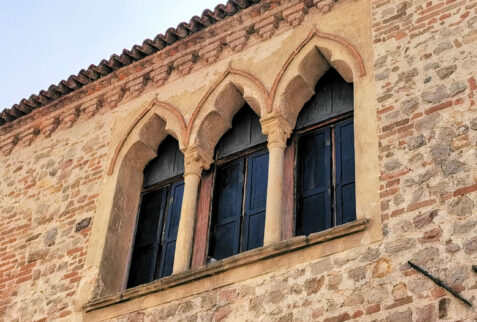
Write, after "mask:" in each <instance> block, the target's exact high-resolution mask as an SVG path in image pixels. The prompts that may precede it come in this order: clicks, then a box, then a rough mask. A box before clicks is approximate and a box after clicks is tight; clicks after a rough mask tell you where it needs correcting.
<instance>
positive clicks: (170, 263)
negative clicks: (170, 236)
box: [156, 240, 176, 278]
mask: <svg viewBox="0 0 477 322" xmlns="http://www.w3.org/2000/svg"><path fill="white" fill-rule="evenodd" d="M175 250H176V242H175V240H174V241H171V242H168V243H166V244H164V247H163V249H162V254H161V260H160V262H161V268H160V269H159V275H158V276H157V277H156V278H161V277H165V276H169V275H171V274H172V269H173V267H174V253H175Z"/></svg>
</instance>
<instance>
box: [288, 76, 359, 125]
mask: <svg viewBox="0 0 477 322" xmlns="http://www.w3.org/2000/svg"><path fill="white" fill-rule="evenodd" d="M353 106H354V99H353V84H352V83H346V81H345V80H344V79H343V78H342V77H341V75H340V74H339V73H338V72H337V71H336V70H334V69H333V68H331V69H330V70H329V71H327V72H326V74H325V75H323V76H322V77H321V78H320V80H319V81H318V83H317V84H316V87H315V95H314V96H313V97H312V98H311V99H310V100H309V101H308V102H306V104H305V106H304V107H303V109H302V110H301V111H300V114H299V115H298V119H297V121H296V126H295V129H296V130H299V129H303V128H305V127H307V126H310V125H313V124H316V123H318V122H321V121H324V120H327V119H330V118H332V117H334V116H337V115H340V114H343V113H346V112H350V111H352V110H353Z"/></svg>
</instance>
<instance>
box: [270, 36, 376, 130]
mask: <svg viewBox="0 0 477 322" xmlns="http://www.w3.org/2000/svg"><path fill="white" fill-rule="evenodd" d="M320 40H326V41H330V42H331V44H332V45H333V46H338V47H337V48H338V49H339V48H342V49H344V51H342V54H338V52H336V51H334V50H333V49H332V48H329V47H328V46H321V45H320V44H319V43H316V42H320ZM330 47H331V46H330ZM312 48H314V49H316V53H315V55H316V56H319V57H320V58H319V59H321V60H322V61H323V63H324V64H326V65H327V66H328V65H333V66H335V67H336V68H337V69H338V70H340V69H342V70H346V71H347V72H346V73H345V74H350V75H349V77H344V78H345V79H346V80H347V81H351V80H352V79H353V78H354V77H356V76H359V77H364V76H366V74H367V73H366V68H365V65H364V61H363V59H362V57H361V55H360V54H359V52H358V50H357V49H356V48H355V47H353V46H352V45H351V44H350V43H349V42H348V41H347V40H345V39H343V38H341V37H339V36H336V35H333V34H328V33H324V32H321V31H319V30H318V29H316V28H313V29H312V30H311V32H310V33H309V34H308V36H307V37H306V38H305V39H304V40H303V41H302V42H301V43H300V44H299V46H298V47H297V48H296V49H295V50H294V51H293V52H292V53H291V54H290V56H289V57H288V58H287V60H286V61H285V63H284V64H283V66H282V67H281V69H280V71H279V72H278V74H277V76H276V78H275V79H274V81H273V84H272V87H271V90H270V96H269V100H268V101H267V110H268V111H269V112H272V111H274V110H277V112H278V113H280V114H283V115H284V116H286V115H285V114H286V113H285V111H283V110H280V109H282V108H283V107H284V106H281V105H283V104H281V101H280V102H277V96H278V95H277V94H278V93H279V92H280V88H281V85H282V84H283V81H284V79H285V78H286V75H287V72H289V71H290V67H291V66H292V65H294V63H295V62H296V61H297V59H298V58H299V56H300V55H304V54H306V55H308V54H313V53H312V51H313V49H312ZM335 48H336V47H335ZM307 49H309V50H310V52H305V51H306V50H307ZM343 53H344V54H343ZM335 54H336V56H337V58H335V59H332V57H333V56H334V55H335ZM340 56H341V57H340ZM343 56H344V57H343ZM345 57H346V58H345ZM343 58H344V59H343ZM301 62H302V61H299V62H298V63H301ZM327 68H328V67H327ZM299 76H300V75H299V74H297V77H295V78H293V79H290V80H289V81H290V82H289V83H287V84H285V87H284V89H285V90H284V92H283V93H285V92H286V90H287V88H288V87H289V86H292V85H294V84H292V83H293V81H297V82H296V83H299V82H300V80H297V79H296V78H299ZM319 77H321V76H318V79H319ZM301 81H302V82H303V81H306V80H305V79H302V80H301ZM295 85H296V84H295ZM308 85H310V84H308ZM298 87H299V86H298ZM302 90H303V89H302ZM303 91H305V92H306V91H308V92H310V93H303V95H304V96H307V95H312V94H313V93H314V91H313V89H311V88H310V89H307V90H303ZM308 98H309V97H308ZM306 100H307V99H304V101H303V103H304V102H306ZM277 103H278V104H277ZM289 122H290V123H294V120H292V119H290V120H289Z"/></svg>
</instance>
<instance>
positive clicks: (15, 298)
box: [0, 118, 110, 321]
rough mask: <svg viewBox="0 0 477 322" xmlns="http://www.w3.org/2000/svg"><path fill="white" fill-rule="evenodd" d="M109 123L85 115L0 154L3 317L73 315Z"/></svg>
mask: <svg viewBox="0 0 477 322" xmlns="http://www.w3.org/2000/svg"><path fill="white" fill-rule="evenodd" d="M107 122H108V121H107V118H106V119H103V120H98V119H96V120H90V121H86V122H84V123H82V124H81V129H79V128H78V129H69V130H66V129H65V130H64V131H59V132H58V134H57V135H55V137H54V138H51V139H39V140H37V141H36V142H35V145H32V146H29V147H28V146H27V147H22V148H20V149H19V150H18V152H17V153H14V154H11V155H10V156H8V157H2V158H0V173H1V177H2V180H0V214H1V215H0V218H1V225H0V320H5V321H12V320H17V319H18V318H20V320H21V321H36V320H54V319H58V318H61V317H65V319H66V320H71V319H72V316H71V314H72V312H73V311H74V309H73V307H74V304H75V295H76V291H77V287H78V285H79V283H81V278H82V273H83V266H84V259H85V255H86V249H87V244H88V238H89V234H90V230H91V225H92V223H93V221H94V214H95V209H96V198H97V196H98V189H99V184H100V182H101V179H102V177H103V169H104V167H105V164H104V158H105V156H106V144H107V141H108V138H109V135H110V134H109V130H108V126H106V124H107ZM60 130H61V129H60ZM79 131H81V133H80V132H79ZM83 131H84V132H83Z"/></svg>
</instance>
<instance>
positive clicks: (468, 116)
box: [0, 0, 477, 321]
mask: <svg viewBox="0 0 477 322" xmlns="http://www.w3.org/2000/svg"><path fill="white" fill-rule="evenodd" d="M285 2H286V1H285ZM316 2H317V3H318V4H320V5H322V6H323V5H325V4H326V3H327V2H326V1H316ZM473 2H474V1H472V0H461V1H457V0H456V1H452V0H446V1H427V2H424V1H418V0H416V1H411V0H409V1H398V0H394V1H392V0H376V1H368V0H357V1H351V0H345V1H340V2H339V3H338V4H337V5H335V7H334V8H333V10H332V11H331V12H328V13H319V12H317V11H313V10H312V9H310V12H309V14H308V15H306V16H305V20H304V21H303V22H302V24H301V25H298V26H296V27H295V29H294V30H292V29H291V27H289V26H288V25H287V22H286V20H282V21H281V22H280V28H278V29H277V30H276V34H275V35H273V37H272V39H271V40H268V41H264V40H261V37H259V35H261V34H260V32H258V34H259V35H254V36H252V37H251V39H250V40H249V44H248V45H247V47H245V48H244V50H243V51H242V52H240V53H237V54H234V52H233V50H232V49H230V48H226V49H224V50H223V52H222V54H221V55H222V56H221V58H220V60H219V61H218V62H216V63H215V64H214V65H211V66H209V67H206V66H199V67H197V70H194V69H193V70H192V73H191V74H188V75H186V76H183V75H182V74H180V73H179V72H176V71H174V72H172V74H171V75H170V78H169V80H168V81H167V82H166V83H165V84H164V85H163V86H162V87H159V88H157V87H155V86H153V85H152V83H149V85H147V86H146V85H144V86H146V90H145V91H144V92H142V94H141V95H140V96H139V97H137V98H133V99H131V98H132V97H135V95H136V94H134V95H133V94H132V93H135V92H134V91H133V90H130V91H129V92H128V93H129V94H127V93H126V97H124V96H121V95H122V94H121V95H119V96H118V97H116V96H115V95H117V94H114V93H113V94H111V96H108V95H106V96H107V97H113V98H112V100H113V101H114V99H117V100H121V99H122V100H123V101H122V102H121V103H120V104H119V105H118V106H117V107H116V105H108V104H105V103H104V102H103V103H102V104H96V103H94V104H93V105H88V104H83V105H81V106H80V107H79V110H77V109H76V107H77V105H76V104H75V103H74V102H73V103H72V104H71V109H72V110H73V111H74V113H73V114H74V115H73V116H74V117H71V120H73V122H75V123H74V124H72V123H71V124H70V123H69V122H68V121H67V120H68V118H67V117H66V118H64V117H61V121H62V122H61V124H60V127H59V128H58V129H56V130H55V132H54V133H53V135H52V136H51V137H49V138H48V137H44V136H43V135H38V133H36V132H35V131H31V132H27V134H22V133H24V132H22V131H19V133H21V135H20V136H17V137H16V138H15V140H13V141H19V143H18V144H17V145H16V146H15V148H14V149H13V151H12V152H11V153H10V154H9V155H7V156H2V157H1V158H0V169H1V170H0V173H1V174H2V178H3V180H2V181H0V219H1V224H0V319H3V320H5V321H14V320H19V321H35V320H53V319H63V320H65V321H71V320H82V319H86V320H100V319H106V320H109V319H113V320H115V321H141V320H150V321H163V320H166V321H179V320H180V321H210V320H238V321H246V320H263V321H268V320H277V321H308V320H325V321H344V320H347V319H352V318H356V319H358V320H363V321H368V320H378V321H380V320H383V321H433V320H437V319H444V320H445V319H447V320H459V319H460V320H465V321H469V320H473V319H474V318H475V316H476V313H475V311H474V309H472V308H468V307H466V306H465V305H463V304H462V303H460V302H459V301H458V300H456V299H455V298H454V297H452V296H451V295H450V294H449V293H447V292H446V291H444V290H443V289H441V288H438V287H436V286H435V285H434V284H433V283H432V282H431V281H429V280H428V279H427V278H425V277H423V276H422V275H419V274H417V273H416V272H415V271H414V270H412V269H411V268H410V267H409V266H408V265H407V264H406V262H407V260H413V261H414V262H416V263H417V264H419V265H421V266H423V267H425V268H426V269H428V270H430V271H431V272H432V273H433V274H435V275H437V276H439V277H441V278H442V279H443V280H444V281H446V282H447V283H449V284H450V285H452V286H453V287H455V288H456V289H457V290H459V291H461V292H462V295H463V296H464V297H466V298H468V299H470V300H471V301H475V297H476V296H477V291H476V288H477V286H476V285H477V274H475V273H473V272H472V271H471V264H473V263H474V262H475V258H476V256H477V255H476V253H477V237H476V234H475V232H476V228H475V227H476V226H477V225H476V223H477V217H476V216H477V215H476V211H475V209H474V207H475V203H476V202H477V196H476V194H477V192H476V191H477V170H476V169H477V168H476V165H477V162H476V161H477V154H476V153H475V151H476V149H475V142H476V141H477V113H475V109H476V106H475V103H474V92H475V91H476V90H477V84H476V80H475V76H476V75H475V74H476V68H475V66H476V63H477V54H476V52H477V36H476V35H477V5H476V4H474V3H473ZM330 3H331V2H330ZM313 25H316V26H317V27H318V29H319V30H320V31H323V32H329V33H333V34H337V35H339V36H341V37H343V38H345V39H346V40H348V41H349V42H350V43H351V44H353V45H354V46H355V48H357V50H358V51H359V53H360V55H361V56H362V58H363V61H364V62H365V67H366V71H367V75H366V76H365V77H363V78H362V79H361V80H360V81H359V82H357V81H355V84H360V85H357V86H358V87H357V90H358V91H359V94H358V96H357V98H358V99H357V102H356V104H357V105H356V115H355V120H356V121H355V122H356V124H357V125H358V127H357V128H356V135H357V142H358V143H357V175H358V176H359V178H361V179H358V180H357V185H358V199H359V200H358V203H359V210H358V212H359V216H361V218H369V219H370V220H371V225H370V228H369V229H368V231H366V232H365V233H362V234H361V233H360V234H354V235H351V236H349V237H344V238H341V239H337V240H334V241H331V242H328V243H325V244H322V245H317V246H312V247H309V248H305V249H303V250H300V251H297V252H293V253H290V254H287V255H282V256H280V257H276V258H273V259H268V260H266V261H263V262H258V263H255V264H253V265H249V266H244V267H241V268H237V269H233V270H231V271H230V272H226V273H223V274H220V275H217V276H213V277H210V278H207V279H203V280H199V281H195V282H193V283H190V284H188V285H182V286H179V287H177V288H173V289H170V290H167V291H163V292H158V293H155V294H151V295H148V296H144V297H141V298H138V299H135V300H133V301H128V302H125V303H121V304H117V305H115V306H110V307H106V308H104V309H100V310H96V311H92V312H91V313H88V314H85V315H84V311H83V309H82V305H84V304H85V303H86V302H87V301H88V300H90V298H91V296H92V291H93V288H94V286H95V285H96V284H95V283H96V278H97V276H98V275H97V274H98V269H99V261H100V259H101V256H102V253H103V245H104V242H105V239H104V237H105V234H106V231H107V226H108V223H109V215H110V213H111V207H112V200H113V194H114V184H115V183H116V180H117V177H118V174H117V172H114V171H113V174H112V175H111V176H108V174H107V173H108V170H109V166H110V162H111V159H112V157H113V155H114V151H115V149H116V147H117V146H118V143H119V142H120V141H121V139H122V137H123V135H124V133H125V132H127V129H128V126H129V125H130V124H131V121H132V120H133V119H134V117H136V116H137V115H138V114H139V113H140V112H141V111H142V110H143V109H144V108H145V107H147V106H148V105H149V104H150V103H151V101H153V100H154V98H155V97H156V96H157V98H158V99H160V100H161V101H165V102H168V103H170V104H171V105H173V106H175V107H176V108H177V109H178V110H179V111H180V112H181V113H182V115H183V116H184V118H185V120H186V121H189V120H190V117H191V114H192V112H193V110H194V109H195V107H196V106H197V103H198V102H199V101H200V99H201V97H203V95H204V93H205V92H206V91H207V90H208V88H209V85H210V84H213V83H214V82H215V81H216V80H217V79H218V78H219V77H220V75H222V74H223V72H224V71H225V70H226V68H227V66H228V65H229V62H230V61H232V66H233V67H234V68H240V69H243V70H247V71H250V72H253V74H254V75H256V76H257V77H258V78H259V79H260V80H261V81H262V82H263V84H264V86H265V87H266V88H268V89H269V88H271V86H272V84H273V81H274V79H275V76H276V74H277V73H278V71H279V69H280V67H281V66H282V64H283V62H284V61H285V60H286V59H287V57H288V56H289V55H290V53H291V52H292V51H293V50H294V49H295V48H296V47H297V46H298V45H299V44H300V42H301V41H303V39H304V38H306V35H307V34H308V33H309V32H310V30H311V29H312V27H313ZM371 26H372V27H371ZM263 30H265V28H264V29H263ZM371 30H372V35H371ZM262 33H265V31H262ZM254 37H256V38H254ZM373 39H374V45H373V44H372V41H373ZM373 64H374V66H373ZM189 67H190V66H189ZM191 68H192V67H191ZM354 68H355V69H354V70H353V71H354V74H355V76H356V75H358V72H357V71H358V69H357V68H356V67H354ZM141 81H142V80H141ZM141 84H142V83H141ZM136 85H137V84H136ZM133 86H135V85H134V84H133ZM102 90H103V91H106V93H108V91H107V88H106V89H102ZM139 92H140V91H139ZM128 95H129V96H130V97H128ZM106 102H109V101H108V100H106ZM363 106H364V107H363ZM360 111H362V112H361V113H359V112H360ZM78 114H79V115H80V117H79V119H76V116H77V115H78ZM366 121H367V122H368V123H367V124H368V126H363V127H362V129H360V127H359V126H360V125H361V124H365V123H366ZM375 122H377V123H375ZM369 125H370V126H369ZM52 126H53V127H54V126H56V123H54V122H53V123H51V122H49V123H48V124H47V126H46V127H42V126H39V127H38V128H40V129H41V131H42V132H45V131H44V130H43V129H45V128H46V129H48V128H51V127H52ZM69 126H71V127H69ZM46 132H48V131H46ZM37 135H38V136H37ZM46 136H48V135H46ZM33 137H35V139H34V140H33ZM7 138H8V140H10V138H11V137H7ZM378 139H379V142H378ZM13 141H12V142H13ZM32 141H33V143H32ZM29 144H31V145H30V146H29ZM128 144H129V143H128V141H127V142H126V143H125V145H126V146H127V145H128ZM0 145H2V144H0ZM378 147H379V151H378V150H377V148H378ZM8 149H9V146H8ZM373 151H374V153H375V154H374V156H376V158H375V160H374V159H373V157H372V156H373ZM378 152H379V155H378ZM366 153H368V154H369V155H371V157H368V159H366ZM361 156H362V157H361ZM377 156H379V163H378V158H377ZM121 157H123V156H122V155H121V154H120V155H119V160H121ZM360 160H361V162H360ZM373 160H374V161H373ZM363 161H364V162H363ZM378 176H379V183H380V184H381V186H380V187H379V186H378V185H373V182H375V181H376V182H375V183H376V184H378V181H377V180H378V179H377V177H378ZM373 178H374V179H373ZM474 178H476V179H474ZM378 190H380V191H378ZM379 194H380V195H379ZM130 215H131V216H133V215H135V214H130ZM381 220H382V223H381ZM92 230H93V231H92ZM343 249H347V250H346V251H342V250H343ZM190 294H193V295H190Z"/></svg>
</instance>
